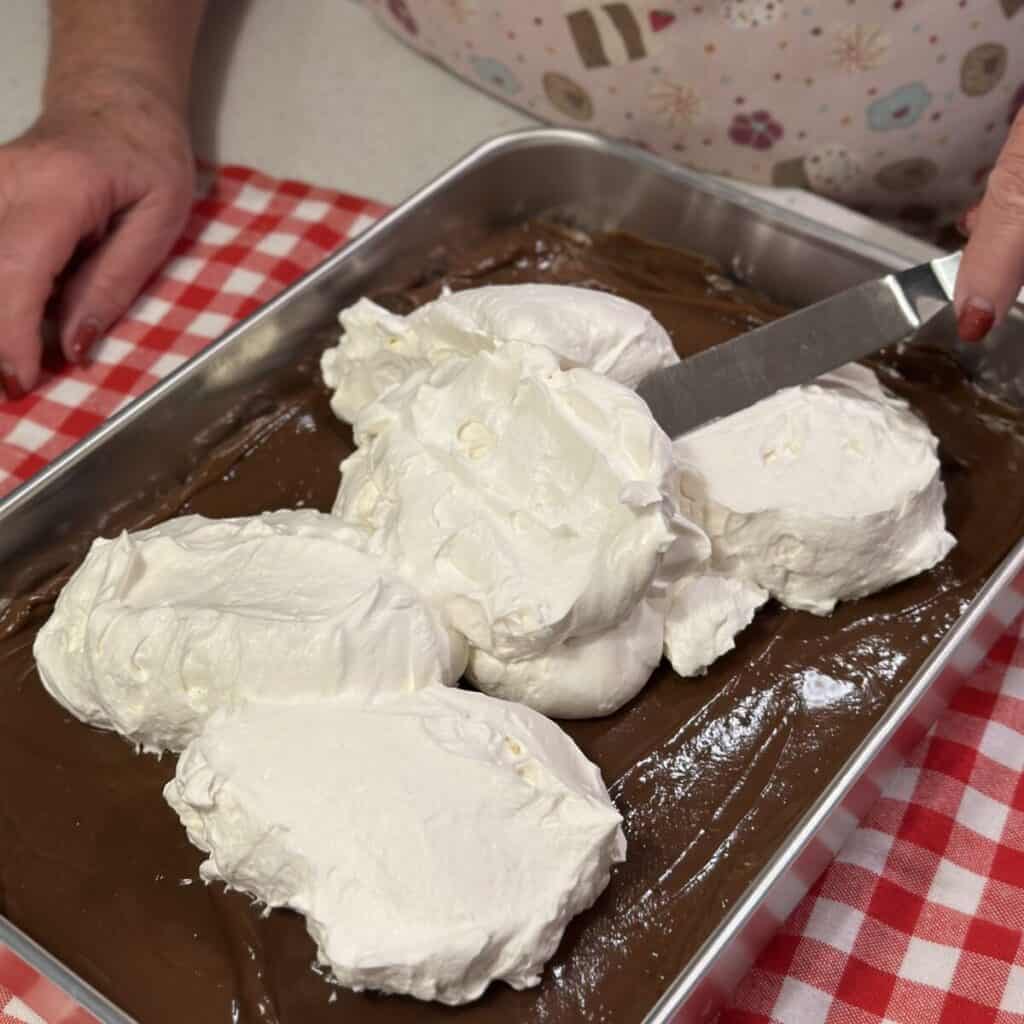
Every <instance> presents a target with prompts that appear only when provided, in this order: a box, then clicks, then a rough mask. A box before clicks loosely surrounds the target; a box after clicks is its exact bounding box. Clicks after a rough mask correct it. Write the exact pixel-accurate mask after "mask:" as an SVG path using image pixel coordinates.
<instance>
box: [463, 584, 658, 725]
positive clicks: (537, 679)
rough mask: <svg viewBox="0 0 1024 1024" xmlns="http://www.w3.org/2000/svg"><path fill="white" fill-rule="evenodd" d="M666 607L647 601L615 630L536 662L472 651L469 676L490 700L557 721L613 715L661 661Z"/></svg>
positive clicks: (567, 644) (561, 648)
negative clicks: (509, 702)
mask: <svg viewBox="0 0 1024 1024" xmlns="http://www.w3.org/2000/svg"><path fill="white" fill-rule="evenodd" d="M663 604H664V602H663V601H660V602H659V601H651V600H648V599H646V598H644V599H642V600H641V601H640V602H639V604H637V606H636V607H635V608H634V609H633V611H632V613H631V614H630V615H629V617H628V618H626V619H624V620H623V621H622V622H620V623H619V624H618V625H617V626H612V627H611V628H610V629H606V630H603V631H602V632H600V633H593V634H591V635H590V636H585V637H581V638H579V639H576V640H567V641H565V643H562V644H558V645H557V646H555V647H553V648H551V650H549V651H548V652H547V653H546V654H540V655H538V656H537V657H535V658H525V659H523V660H522V661H501V660H499V659H498V658H495V657H493V656H492V655H490V654H488V653H486V652H485V651H480V650H476V649H473V650H471V652H470V656H469V666H468V668H467V669H466V675H467V676H468V677H469V678H470V679H471V680H472V681H473V683H475V684H476V686H477V688H478V689H480V690H483V692H484V693H488V694H490V695H491V696H492V697H501V698H503V699H504V700H513V701H519V702H520V703H522V704H526V705H527V706H528V707H531V708H533V709H534V710H535V711H540V712H541V713H542V714H545V715H551V716H552V717H554V718H596V717H598V716H600V715H610V714H612V712H614V711H618V710H619V708H621V707H622V706H623V704H625V703H626V702H627V701H630V700H632V699H633V698H634V697H635V696H636V695H637V694H638V693H639V692H640V691H641V690H642V689H643V687H644V684H645V683H646V682H647V680H648V679H650V677H651V673H652V672H653V671H654V670H655V669H656V668H657V667H658V663H659V662H660V661H661V654H662V647H663V645H664V641H665V628H664V627H665V613H664V610H663V607H662V606H663Z"/></svg>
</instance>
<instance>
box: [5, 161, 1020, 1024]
mask: <svg viewBox="0 0 1024 1024" xmlns="http://www.w3.org/2000/svg"><path fill="white" fill-rule="evenodd" d="M381 212H382V208H381V207H379V206H377V205H376V204H374V203H372V202H368V201H366V200H363V199H355V198H352V197H350V196H344V195H340V194H338V193H335V192H329V191H326V190H323V189H316V188H311V187H309V186H307V185H302V184H298V183H295V182H281V181H274V180H272V179H270V178H267V177H265V176H263V175H260V174H257V173H255V172H253V171H250V170H246V169H244V168H240V167H228V168H222V169H220V170H219V171H218V172H217V173H212V172H211V173H209V174H207V176H206V180H205V187H204V192H203V195H202V197H201V198H200V199H199V200H198V201H197V203H196V207H195V211H194V214H193V217H192V220H191V222H190V224H189V226H188V229H187V231H186V234H185V236H184V238H183V239H182V241H181V243H180V244H179V245H178V246H177V247H176V249H175V251H174V254H173V256H172V259H171V261H170V263H169V264H168V266H167V267H166V268H165V269H164V270H163V271H162V272H161V274H160V275H159V276H158V277H157V278H156V279H155V280H154V281H153V282H152V283H151V285H150V286H149V287H148V288H147V290H146V293H145V295H144V296H143V297H142V298H141V299H140V300H139V302H137V303H136V305H135V306H134V307H133V309H132V310H131V312H130V314H129V315H128V317H126V319H125V320H124V321H123V322H122V323H121V324H119V325H118V326H117V327H116V328H115V329H114V330H113V331H112V333H111V334H110V336H109V337H108V338H106V339H105V340H104V341H103V342H102V343H101V344H100V345H99V346H98V347H97V349H96V352H95V357H94V361H93V363H92V365H91V366H89V367H87V368H84V369H82V368H71V369H63V370H61V371H59V372H58V373H56V374H47V377H46V380H45V382H44V384H43V386H42V387H41V388H40V389H39V391H38V392H37V393H35V394H33V395H31V396H29V397H27V398H25V399H22V400H21V401H19V402H14V403H11V402H8V403H6V404H3V403H0V493H3V492H4V491H7V490H10V489H11V488H12V487H13V486H14V485H15V484H17V483H18V482H20V481H21V480H23V479H25V478H26V477H28V476H29V475H30V474H31V473H33V472H35V471H36V470H37V469H39V468H40V467H41V466H43V465H45V464H46V462H48V461H49V460H50V459H52V458H54V457H55V456H56V455H58V454H59V453H60V452H61V451H63V450H64V449H65V448H66V447H67V446H68V445H69V444H71V443H72V442H73V441H75V440H77V439H78V438H80V437H81V436H82V435H84V434H85V433H86V432H88V431H89V430H91V429H92V428H93V427H95V426H96V425H97V424H99V423H100V422H102V420H103V419H104V418H105V417H107V416H109V415H110V414H111V413H112V412H114V411H116V410H117V409H118V408H120V406H121V405H123V404H124V402H125V401H127V399H128V398H130V397H131V396H134V395H137V394H139V393H140V392H141V391H143V390H145V389H146V388H147V387H149V386H150V385H152V384H153V383H154V382H155V381H156V380H158V379H159V378H160V377H161V376H163V375H164V374H166V373H167V372H169V371H170V370H172V369H174V368H175V367H177V366H179V365H180V364H181V363H182V362H183V361H184V360H185V359H187V358H188V357H189V356H190V355H192V354H193V353H195V352H196V351H198V350H199V349H201V348H202V347H203V346H204V345H205V344H207V343H208V342H209V341H210V340H212V339H213V338H214V337H216V336H217V335H219V334H220V333H221V332H222V331H223V330H224V329H225V328H227V327H228V326H229V325H230V324H231V323H233V322H234V321H235V320H237V319H238V318H240V317H243V316H245V315H247V314H248V313H250V312H252V311H253V310H254V309H255V308H256V307H257V306H258V305H259V304H261V303H262V302H265V301H266V300H267V299H269V298H270V297H271V296H272V295H273V294H275V293H276V292H277V291H278V290H280V289H281V288H282V287H284V286H285V285H286V284H289V283H290V282H291V281H293V280H294V279H295V278H297V277H298V276H299V275H300V274H301V273H303V272H304V271H305V270H307V269H309V268H310V267H311V266H313V265H314V264H315V263H317V262H318V261H319V260H320V259H322V258H323V256H324V255H326V254H327V253H328V252H330V251H331V250H332V249H334V248H335V247H337V246H338V245H340V244H342V243H343V242H344V241H345V240H346V239H347V238H348V237H350V236H351V235H352V234H354V233H355V232H357V231H358V230H360V229H361V228H362V227H364V226H365V225H367V224H369V223H370V222H371V221H372V220H373V219H374V218H375V217H376V216H378V215H379V214H380V213H381ZM1019 586H1020V589H1021V590H1022V591H1024V580H1022V581H1020V583H1019ZM998 634H999V630H996V632H995V634H993V635H998ZM1022 927H1024V621H1022V620H1021V619H1018V620H1016V621H1015V622H1014V623H1013V625H1012V626H1010V627H1009V628H1007V629H1006V630H1005V632H1003V634H1002V636H1001V638H1000V639H999V640H998V641H997V642H996V643H995V645H994V646H993V647H992V650H991V652H990V654H989V655H988V658H987V659H986V660H985V662H984V663H983V665H982V666H981V668H980V669H978V670H977V671H976V672H975V673H974V674H973V675H972V676H971V677H970V679H969V680H968V681H967V683H966V685H964V686H963V687H962V688H961V689H960V691H959V692H958V693H957V695H956V697H955V698H954V700H953V702H952V705H951V706H950V708H949V710H948V711H947V712H946V713H945V715H944V716H943V717H942V718H941V719H940V721H939V723H938V724H937V725H936V727H935V728H934V729H933V730H932V732H931V733H930V734H929V736H928V737H927V738H926V739H925V741H924V742H923V743H922V744H921V745H920V747H919V748H918V750H917V751H916V753H915V754H914V755H913V756H912V757H911V758H910V760H909V761H908V762H907V764H905V765H904V766H903V767H902V768H901V769H899V770H898V771H897V772H896V773H895V775H894V776H893V778H892V780H891V781H890V782H889V784H888V786H887V788H886V789H885V791H884V792H883V794H882V796H881V798H880V799H879V800H878V802H877V804H876V805H875V807H874V809H873V810H872V811H871V813H870V814H869V816H868V817H867V819H866V820H865V821H864V823H863V825H862V826H861V827H860V828H859V829H858V830H857V831H856V832H855V833H854V834H853V836H852V837H851V838H850V840H848V842H847V843H846V844H845V845H844V846H843V848H842V849H841V851H840V853H839V855H838V856H837V858H836V860H835V861H834V863H833V864H832V866H831V867H830V868H829V869H828V870H827V871H826V872H825V873H824V875H823V876H822V877H821V878H820V879H819V880H818V882H817V883H816V885H815V886H814V888H813V889H812V890H811V892H810V893H809V894H808V895H807V897H806V898H805V899H804V900H803V901H802V902H801V903H800V905H799V906H798V907H797V909H796V911H795V912H794V913H793V914H792V915H791V916H790V918H789V920H788V921H787V923H786V924H785V925H784V926H783V928H782V929H781V930H780V931H779V933H778V935H777V936H776V937H775V939H774V940H773V941H771V942H770V943H769V945H768V947H767V948H766V949H765V951H764V952H763V953H762V955H761V956H760V958H759V960H758V961H757V964H756V966H755V968H754V969H753V971H751V973H750V974H749V975H748V977H747V978H746V979H745V981H744V982H743V983H742V984H741V985H740V987H739V989H738V991H737V993H736V995H735V997H734V998H733V1000H732V1002H731V1004H730V1006H729V1008H727V1009H726V1010H724V1011H723V1013H722V1015H721V1018H720V1024H768V1022H782V1024H826V1022H827V1024H884V1022H893V1024H897V1022H898V1024H981V1022H985V1024H1024V945H1022V941H1021V940H1022ZM12 1021H14V1022H18V1024H24V1022H25V1021H29V1022H32V1024H38V1022H39V1021H43V1022H44V1024H86V1022H91V1021H92V1018H91V1016H90V1015H88V1014H87V1013H85V1011H83V1010H81V1009H79V1008H77V1007H76V1006H75V1004H74V1003H73V1002H72V1001H71V1000H70V999H68V998H67V997H65V996H63V994H61V993H60V992H59V990H57V989H56V988H55V987H54V986H53V985H52V984H50V983H49V982H47V981H45V980H44V979H42V978H40V977H39V976H38V975H36V974H35V972H34V971H32V970H31V969H30V968H29V967H28V966H27V965H25V964H24V963H22V962H21V961H20V960H18V959H17V957H15V956H14V954H13V953H11V952H10V951H9V950H6V949H4V948H3V947H2V946H0V1024H11V1022H12Z"/></svg>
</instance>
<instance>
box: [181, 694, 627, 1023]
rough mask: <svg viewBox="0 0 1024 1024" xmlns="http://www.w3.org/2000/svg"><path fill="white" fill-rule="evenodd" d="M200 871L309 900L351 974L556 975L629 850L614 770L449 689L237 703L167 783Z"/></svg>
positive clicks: (442, 994) (437, 996)
mask: <svg viewBox="0 0 1024 1024" xmlns="http://www.w3.org/2000/svg"><path fill="white" fill-rule="evenodd" d="M164 796H165V798H166V799H167V802H168V803H169V804H170V805H171V807H172V808H173V809H174V810H175V811H176V812H177V814H178V816H179V817H180V818H181V821H182V823H183V824H184V826H185V828H186V829H187V831H188V835H189V838H190V839H191V840H192V842H193V843H194V844H195V845H196V846H198V847H199V848H200V849H201V850H204V851H206V852H207V853H208V854H209V858H208V859H207V860H206V861H205V862H204V863H203V865H202V867H201V869H200V871H201V874H202V876H203V877H204V878H205V879H207V880H211V879H221V880H223V881H224V882H226V883H227V884H228V885H229V886H230V887H231V888H234V889H240V890H243V891H245V892H247V893H250V894H251V895H253V896H254V897H256V898H257V899H258V900H261V901H262V902H264V903H266V904H267V905H268V906H269V907H290V908H291V909H293V910H295V911H297V912H299V913H300V914H303V915H305V918H306V923H307V927H308V929H309V932H310V935H311V936H312V937H313V939H314V941H315V942H316V946H317V955H318V958H319V961H320V963H321V964H323V965H324V966H325V967H327V968H328V969H329V970H330V972H331V973H332V974H333V976H334V978H335V979H336V980H337V981H338V982H340V983H341V984H343V985H346V986H348V987H350V988H353V989H356V990H357V991H358V990H362V989H367V988H369V989H377V990H380V991H383V992H392V993H405V994H409V995H412V996H416V997H417V998H419V999H432V1000H439V1001H441V1002H444V1003H449V1004H458V1003H464V1002H467V1001H469V1000H471V999H475V998H477V997H479V996H480V995H481V994H482V993H483V991H484V990H485V989H486V988H487V986H488V984H489V983H490V982H491V981H493V980H498V979H500V980H502V981H505V982H507V983H508V984H509V985H511V986H513V987H514V988H518V989H522V988H527V987H529V986H532V985H536V984H537V983H538V982H539V980H540V974H541V970H542V968H543V966H544V963H545V962H546V961H547V960H548V959H549V958H550V957H551V955H552V954H553V953H554V952H555V948H556V947H557V945H558V942H559V940H560V939H561V937H562V933H563V931H564V930H565V926H566V925H567V924H568V922H569V921H570V920H571V919H572V917H573V916H574V915H576V914H578V913H579V912H580V911H582V910H584V909H586V908H587V907H589V906H590V905H591V904H592V903H593V902H594V900H595V899H596V898H597V896H598V895H599V894H600V893H601V891H602V890H603V889H604V888H605V886H606V885H607V883H608V878H609V871H610V868H611V866H612V865H613V864H615V863H617V862H619V861H622V860H623V859H624V857H625V839H624V837H623V834H622V830H621V827H620V820H621V819H620V816H619V814H618V812H617V811H616V810H615V807H614V806H613V805H612V803H611V801H610V799H609V797H608V794H607V791H606V789H605V787H604V784H603V782H602V781H601V776H600V773H599V772H598V770H597V768H596V767H595V766H594V765H593V764H591V763H590V762H589V761H587V760H586V758H584V756H583V755H582V754H581V753H580V751H579V750H578V748H577V747H576V746H575V745H574V744H573V742H572V741H571V740H570V739H569V737H568V736H566V735H565V733H563V732H562V731H561V730H560V729H559V728H558V726H556V725H555V724H554V723H553V722H550V721H548V720H547V719H546V718H544V717H543V716H542V715H539V714H537V713H535V712H533V711H531V710H529V709H528V708H525V707H523V706H521V705H516V704H510V703H508V702H506V701H497V700H492V699H491V698H490V697H487V696H484V695H483V694H478V693H472V692H469V691H465V690H449V689H444V688H440V687H435V688H431V689H426V690H420V691H417V692H415V693H411V694H403V695H401V696H385V697H379V698H376V699H374V700H372V701H370V702H365V703H360V702H355V701H352V700H351V699H349V700H346V699H339V700H337V701H334V702H331V701H323V702H317V703H310V704H291V705H288V706H284V707H274V706H271V705H259V704H250V705H248V706H245V707H243V708H241V709H238V710H237V711H235V712H232V713H226V712H220V713H218V714H216V715H214V716H213V717H212V718H210V719H209V721H208V722H207V723H206V725H205V727H204V729H203V731H202V733H201V734H200V735H199V736H198V737H197V738H196V739H195V740H193V742H192V743H190V744H189V746H188V747H187V748H186V750H185V752H184V754H183V755H182V756H181V759H180V760H179V762H178V767H177V771H176V773H175V777H174V779H172V780H171V781H170V782H169V783H168V784H167V786H166V788H165V790H164Z"/></svg>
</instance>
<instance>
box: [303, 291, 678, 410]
mask: <svg viewBox="0 0 1024 1024" xmlns="http://www.w3.org/2000/svg"><path fill="white" fill-rule="evenodd" d="M339 319H340V321H341V325H342V328H343V334H342V337H341V340H340V341H339V343H338V345H337V347H335V348H333V349H328V350H327V351H326V352H325V353H324V355H323V357H322V360H321V370H322V372H323V376H324V381H325V382H326V384H327V386H328V387H329V388H331V389H332V391H333V392H334V394H333V396H332V398H331V408H332V409H333V410H334V412H335V415H337V416H338V417H339V418H340V419H343V420H345V421H347V422H349V423H351V422H354V421H355V418H356V416H357V415H358V413H359V412H360V410H361V409H363V408H364V407H365V406H366V405H367V404H369V402H371V401H372V400H373V399H375V398H377V397H379V396H380V395H382V394H384V393H385V392H386V391H387V390H388V389H389V388H391V387H393V386H395V385H396V384H397V383H400V382H401V381H402V380H404V379H405V378H406V377H408V376H409V375H410V374H411V373H413V372H415V371H416V370H418V369H422V368H424V367H425V366H437V365H439V364H441V363H443V362H445V361H446V360H448V359H451V358H453V357H468V356H472V355H475V354H476V353H477V352H481V351H490V350H492V349H494V348H495V347H497V346H498V345H502V344H505V343H507V342H515V341H519V342H524V343H528V344H532V345H540V346H542V347H543V348H548V349H550V350H551V351H552V352H554V353H555V354H556V355H557V356H558V359H559V363H560V365H561V367H562V368H563V369H571V368H573V367H580V366H582V367H587V368H588V369H591V370H594V371H595V372H596V373H600V374H603V375H605V376H607V377H610V378H611V379H612V380H616V381H619V383H622V384H625V385H626V386H627V387H630V388H635V387H636V386H637V385H638V384H639V383H640V382H641V381H642V380H643V379H644V377H646V376H647V375H648V374H649V373H651V372H652V371H653V370H656V369H659V368H661V367H664V366H671V365H672V364H673V363H677V362H679V356H678V355H677V354H676V351H675V348H674V347H673V345H672V339H671V338H670V337H669V335H668V333H667V332H666V331H665V329H664V328H663V327H662V326H661V324H659V323H658V322H657V320H655V319H654V317H653V316H652V314H651V313H650V311H649V310H646V309H644V308H643V307H642V306H638V305H637V304H636V303H634V302H630V301H628V300H627V299H621V298H619V297H618V296H616V295H611V294H609V293H607V292H601V291H597V290H595V289H592V288H577V287H573V286H570V285H554V284H514V285H488V286H486V287H483V288H471V289H468V290H466V291H460V292H448V293H446V294H444V295H442V296H440V297H439V298H437V299H435V300H434V301H433V302H429V303H427V304H426V305H424V306H422V307H420V308H419V309H417V310H416V311H415V312H413V313H411V314H410V315H409V316H407V317H401V316H397V315H396V314H393V313H389V312H388V311H387V310H385V309H383V308H382V307H381V306H378V305H377V304H376V303H374V302H372V301H370V300H369V299H360V300H359V301H358V302H357V303H355V305H353V306H351V307H349V308H348V309H346V310H343V311H342V313H341V314H340V316H339Z"/></svg>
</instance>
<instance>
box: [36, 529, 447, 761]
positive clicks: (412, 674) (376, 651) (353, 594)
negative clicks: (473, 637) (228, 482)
mask: <svg viewBox="0 0 1024 1024" xmlns="http://www.w3.org/2000/svg"><path fill="white" fill-rule="evenodd" d="M362 540H363V538H361V537H360V535H359V534H358V532H357V531H355V530H353V529H351V528H349V527H346V526H345V525H344V524H343V523H341V522H339V521H338V520H337V519H336V518H334V517H332V516H328V515H323V514H321V513H319V512H314V511H310V510H304V511H284V512H276V513H272V514H268V515H263V516H258V517H254V518H250V519H219V520H210V519H204V518H202V517H200V516H185V517H182V518H179V519H173V520H171V521H169V522H166V523H163V524H161V525H160V526H156V527H154V528H153V529H150V530H144V531H142V532H139V533H131V534H129V533H124V534H122V535H121V536H120V537H117V538H114V539H112V540H104V539H99V540H96V541H95V542H94V543H93V545H92V548H91V550H90V552H89V554H88V556H87V558H86V559H85V561H84V562H83V564H82V566H81V567H80V568H79V569H78V571H77V572H76V573H75V574H74V576H72V578H71V580H70V581H69V582H68V584H67V585H66V586H65V587H64V589H63V591H62V592H61V595H60V597H59V598H58V600H57V603H56V606H55V608H54V611H53V615H52V616H51V618H50V619H49V621H48V622H47V623H46V624H45V625H44V626H43V628H42V629H41V630H40V631H39V634H38V636H37V638H36V642H35V649H34V653H35V656H36V660H37V663H38V666H39V674H40V677H41V678H42V680H43V684H44V685H45V686H46V688H47V690H48V691H49V692H50V694H51V695H52V696H53V697H54V698H56V700H58V701H59V702H60V703H61V704H63V705H64V707H66V708H67V709H68V710H69V711H70V712H71V713H72V714H74V715H76V716H77V717H78V718H80V719H82V721H84V722H88V723H89V724H90V725H95V726H99V727H101V728H104V729H113V730H115V731H117V732H119V733H121V734H122V735H124V736H125V737H127V738H128V739H129V740H131V741H132V742H134V743H137V744H139V745H140V746H141V747H142V748H143V749H145V750H149V751H162V750H165V749H170V750H180V749H181V748H182V747H183V746H184V745H185V744H186V743H187V742H188V741H189V740H190V739H191V738H192V737H193V736H194V735H195V734H196V733H197V732H198V731H199V729H200V728H201V727H202V724H203V722H204V721H205V719H206V718H207V716H208V715H210V714H211V713H212V712H213V711H215V710H216V709H217V708H219V707H223V706H231V705H234V704H236V703H237V702H239V701H241V700H244V699H267V698H271V697H273V698H276V699H279V700H285V699H307V698H310V697H314V696H320V697H328V696H332V695H334V694H336V693H339V692H341V691H343V690H352V691H356V692H359V693H363V694H372V693H375V692H379V691H385V690H400V691H409V690H412V689H415V688H416V687H420V686H429V685H440V684H446V685H451V684H453V683H454V682H456V680H457V679H458V678H459V676H460V675H461V673H462V671H463V668H464V666H465V659H466V651H465V645H464V643H463V642H462V640H461V638H460V637H458V636H455V635H453V634H451V633H450V632H449V631H448V629H447V628H445V626H444V625H443V624H442V622H441V620H440V619H439V617H438V616H437V615H436V614H435V612H434V611H433V610H432V609H431V607H430V606H428V605H427V604H425V603H424V601H423V600H422V599H421V598H420V596H419V594H418V593H417V592H416V591H415V590H414V589H413V587H412V586H410V585H409V584H408V583H407V582H405V581H404V580H402V579H400V578H399V577H398V576H396V575H395V574H394V573H392V572H390V571H389V570H387V569H386V568H385V567H384V566H383V565H382V564H381V563H380V562H379V561H378V560H376V559H374V558H372V557H370V556H369V555H366V554H364V553H362V552H361V551H359V550H358V545H359V544H361V543H362Z"/></svg>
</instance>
